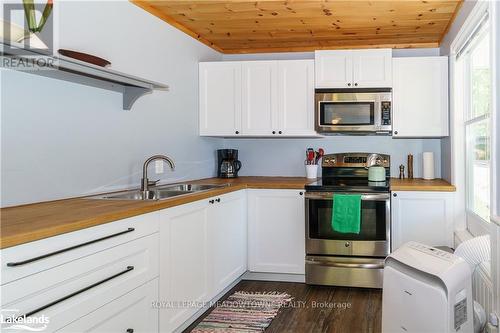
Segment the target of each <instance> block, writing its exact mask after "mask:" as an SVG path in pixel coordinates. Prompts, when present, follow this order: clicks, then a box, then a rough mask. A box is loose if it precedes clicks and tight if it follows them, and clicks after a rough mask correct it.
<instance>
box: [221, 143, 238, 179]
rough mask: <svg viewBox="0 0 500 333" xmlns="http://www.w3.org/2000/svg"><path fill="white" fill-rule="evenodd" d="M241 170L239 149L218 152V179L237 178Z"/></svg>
mask: <svg viewBox="0 0 500 333" xmlns="http://www.w3.org/2000/svg"><path fill="white" fill-rule="evenodd" d="M240 168H241V162H240V161H238V150H237V149H219V150H217V177H219V178H236V177H238V171H239V170H240Z"/></svg>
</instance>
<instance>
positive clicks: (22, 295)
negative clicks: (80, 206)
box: [1, 221, 159, 332]
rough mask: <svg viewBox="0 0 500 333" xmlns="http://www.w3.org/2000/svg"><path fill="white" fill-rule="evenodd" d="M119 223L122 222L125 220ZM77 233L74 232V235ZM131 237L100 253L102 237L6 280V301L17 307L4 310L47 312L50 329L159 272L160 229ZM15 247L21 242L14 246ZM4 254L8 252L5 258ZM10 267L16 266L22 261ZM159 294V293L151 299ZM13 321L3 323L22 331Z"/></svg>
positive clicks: (33, 315) (35, 314) (36, 314)
mask: <svg viewBox="0 0 500 333" xmlns="http://www.w3.org/2000/svg"><path fill="white" fill-rule="evenodd" d="M144 222H146V223H147V221H144ZM151 222H155V221H151ZM116 223H118V224H119V226H120V227H121V226H122V222H120V221H119V222H116ZM156 226H157V224H156ZM119 230H121V228H120V229H119ZM77 233H78V232H77ZM130 234H133V233H130ZM127 235H129V234H127ZM73 236H74V235H72V234H68V237H69V238H73ZM118 239H120V236H116V238H113V240H114V241H115V240H118ZM108 240H109V239H108ZM127 240H129V239H128V238H127V237H124V238H122V241H125V242H124V243H122V244H119V245H116V246H114V247H111V248H108V249H105V250H102V251H98V252H96V253H92V252H91V249H92V248H94V249H97V248H100V245H101V244H100V243H99V242H96V243H93V244H91V245H88V247H89V248H87V249H84V247H82V248H78V249H77V250H76V252H78V251H80V250H86V251H87V255H86V256H84V257H81V258H78V259H76V260H72V261H69V262H66V263H64V264H61V265H58V266H55V267H50V266H49V268H48V269H46V270H41V271H39V272H37V273H35V274H32V275H28V276H25V277H23V278H21V279H18V280H14V281H11V282H9V283H6V284H4V285H2V287H1V307H2V309H9V310H11V311H12V312H9V311H7V312H5V311H4V312H3V313H2V315H4V316H5V317H11V316H12V317H14V316H15V317H17V316H21V315H23V314H26V315H27V316H28V317H30V318H36V317H41V316H42V315H43V316H45V317H47V318H48V319H49V322H48V323H47V327H46V328H45V330H44V332H53V331H57V330H59V329H61V328H63V327H66V326H67V325H68V324H70V323H72V322H74V321H75V320H78V319H79V318H82V317H83V316H86V315H88V314H89V313H91V312H93V311H95V310H96V309H98V308H101V307H102V306H105V305H106V304H107V303H109V302H112V301H113V300H115V299H117V298H119V297H121V296H123V295H124V294H127V293H128V292H130V291H131V290H133V289H135V288H137V287H139V286H141V285H144V284H145V283H146V282H148V281H151V280H153V279H155V278H157V277H158V274H159V267H158V266H159V265H158V262H159V260H158V255H159V246H158V245H159V243H158V242H159V237H158V232H155V233H153V234H151V235H148V236H144V237H140V238H137V239H134V240H130V241H127ZM28 244H29V243H28ZM28 244H26V245H28ZM33 250H34V249H33ZM72 251H74V250H73V249H69V250H67V251H65V252H63V253H60V254H54V255H53V256H49V257H48V258H45V259H40V260H37V261H35V262H27V263H26V264H25V267H27V268H29V266H30V265H31V264H34V263H36V264H37V266H36V267H41V265H43V261H44V260H47V261H48V262H49V263H50V262H52V261H54V260H58V256H62V257H64V256H68V255H72V253H73V252H72ZM14 252H15V248H12V253H14ZM30 252H31V253H34V252H33V251H30ZM76 252H75V253H76ZM44 253H45V252H44ZM3 259H4V258H3V253H2V262H3ZM20 267H23V265H21V266H20ZM9 268H11V269H12V270H16V268H18V267H16V266H14V267H9ZM154 299H156V297H155V298H153V299H151V300H149V301H152V300H154ZM34 320H35V319H34ZM9 326H10V325H9V324H8V323H5V322H4V323H2V328H1V331H2V332H15V331H16V330H15V329H12V330H10V329H9ZM77 331H78V330H77Z"/></svg>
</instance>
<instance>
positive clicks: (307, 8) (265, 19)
mask: <svg viewBox="0 0 500 333" xmlns="http://www.w3.org/2000/svg"><path fill="white" fill-rule="evenodd" d="M131 2H133V3H134V4H136V5H137V6H139V7H141V8H143V9H144V10H146V11H148V12H149V13H151V14H153V15H155V16H157V17H158V18H160V19H162V20H163V21H165V22H167V23H169V24H171V25H172V26H174V27H176V28H177V29H179V30H181V31H183V32H184V33H186V34H188V35H190V36H191V37H193V38H195V39H197V40H199V41H200V42H202V43H205V44H206V45H208V46H210V47H212V48H213V49H215V50H217V51H219V52H222V53H256V52H292V51H314V50H320V49H352V48H377V47H384V48H415V47H437V46H438V45H439V43H440V42H441V40H442V39H443V36H444V35H445V34H446V32H447V31H448V29H449V27H450V25H451V23H452V21H453V19H454V18H455V16H456V14H457V12H458V10H459V8H460V6H461V5H462V2H463V1H462V0H435V1H434V0H433V1H400V0H398V1H310V0H296V1H272V0H267V1H244V0H238V1H206V0H198V1H178V0H131Z"/></svg>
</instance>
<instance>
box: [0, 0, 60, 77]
mask: <svg viewBox="0 0 500 333" xmlns="http://www.w3.org/2000/svg"><path fill="white" fill-rule="evenodd" d="M52 7H53V2H52V0H46V2H43V3H42V2H40V1H37V2H36V3H35V2H33V1H32V2H23V3H9V2H8V0H7V1H6V2H3V3H2V9H3V17H2V23H1V24H2V25H3V26H2V29H3V41H2V42H3V43H2V44H1V59H0V66H2V67H3V68H8V69H15V70H26V71H33V70H52V69H55V68H57V64H56V62H57V60H56V59H54V58H53V57H52V55H53V46H54V20H53V15H51V14H52Z"/></svg>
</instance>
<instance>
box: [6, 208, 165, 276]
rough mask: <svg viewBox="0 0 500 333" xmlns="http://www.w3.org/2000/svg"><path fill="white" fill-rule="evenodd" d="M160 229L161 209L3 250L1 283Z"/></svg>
mask: <svg viewBox="0 0 500 333" xmlns="http://www.w3.org/2000/svg"><path fill="white" fill-rule="evenodd" d="M158 230H159V212H153V213H149V214H144V215H139V216H134V217H131V218H127V219H123V220H119V221H116V222H111V223H106V224H103V225H99V226H95V227H91V228H86V229H82V230H79V231H75V232H70V233H67V234H63V235H59V236H54V237H49V238H46V239H42V240H39V241H34V242H30V243H26V244H22V245H18V246H13V247H9V248H7V249H3V250H1V251H0V256H1V284H2V285H4V284H6V283H9V282H11V281H14V280H17V279H20V278H23V277H26V276H28V275H31V274H35V273H38V272H41V271H44V270H47V269H49V268H52V267H56V266H59V265H62V264H64V263H67V262H70V261H72V260H76V259H78V258H83V257H85V256H88V255H91V254H94V253H96V252H99V251H102V250H104V249H107V248H110V247H113V246H116V245H119V244H122V243H126V242H129V241H131V240H134V239H137V238H139V237H143V236H146V235H150V234H152V233H155V232H157V231H158Z"/></svg>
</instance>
